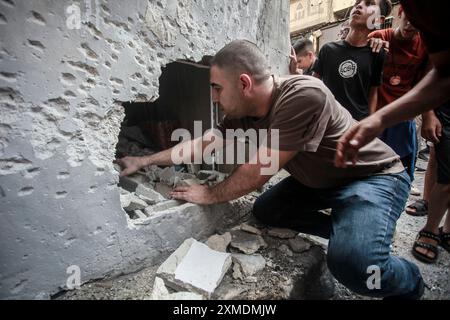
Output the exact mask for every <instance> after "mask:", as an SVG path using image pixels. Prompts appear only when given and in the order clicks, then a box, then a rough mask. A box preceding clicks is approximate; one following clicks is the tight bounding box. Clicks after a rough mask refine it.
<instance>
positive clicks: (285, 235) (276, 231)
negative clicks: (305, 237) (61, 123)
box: [267, 228, 299, 239]
mask: <svg viewBox="0 0 450 320" xmlns="http://www.w3.org/2000/svg"><path fill="white" fill-rule="evenodd" d="M267 234H268V235H269V236H272V237H276V238H280V239H290V238H295V237H296V236H297V235H298V234H299V232H298V231H295V230H292V229H283V228H270V229H269V231H268V232H267Z"/></svg>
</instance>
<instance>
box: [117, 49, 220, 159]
mask: <svg viewBox="0 0 450 320" xmlns="http://www.w3.org/2000/svg"><path fill="white" fill-rule="evenodd" d="M203 60H205V61H203ZM203 60H202V63H204V64H207V63H208V61H209V58H208V57H205V58H204V59H203ZM123 106H124V109H125V118H124V121H123V123H122V127H121V131H120V134H119V143H118V145H117V149H116V157H118V158H120V157H123V156H127V155H143V154H133V152H132V151H133V150H134V149H136V148H134V149H133V150H129V148H127V146H126V145H127V143H128V144H129V143H130V142H132V143H133V144H134V145H135V146H136V145H140V146H141V147H142V148H144V149H146V150H152V151H154V152H156V151H160V150H164V149H167V148H169V147H171V146H173V145H175V144H176V143H177V142H174V141H171V139H170V138H171V134H172V132H173V130H175V129H177V128H184V129H187V130H189V132H190V133H191V136H192V137H193V136H194V121H201V122H202V130H203V132H204V131H205V130H207V129H208V128H211V104H210V86H209V67H207V66H205V65H202V64H197V63H191V62H186V61H177V62H173V63H170V64H168V65H167V66H166V67H164V68H163V69H162V74H161V76H160V78H159V98H158V99H157V100H156V101H154V102H139V103H137V102H126V103H124V104H123ZM130 128H131V129H130ZM139 131H140V132H139ZM144 153H145V150H144Z"/></svg>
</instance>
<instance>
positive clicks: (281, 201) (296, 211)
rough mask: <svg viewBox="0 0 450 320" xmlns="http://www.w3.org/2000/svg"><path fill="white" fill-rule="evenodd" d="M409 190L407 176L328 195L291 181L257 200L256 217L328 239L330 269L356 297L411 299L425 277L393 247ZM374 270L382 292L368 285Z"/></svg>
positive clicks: (371, 180) (333, 190)
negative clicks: (399, 256) (394, 253)
mask: <svg viewBox="0 0 450 320" xmlns="http://www.w3.org/2000/svg"><path fill="white" fill-rule="evenodd" d="M409 189H410V179H409V177H408V174H407V173H406V172H405V171H403V172H402V173H399V174H390V175H377V176H372V177H369V178H364V179H361V180H357V181H354V182H351V183H349V184H347V185H344V186H340V187H336V188H327V189H313V188H309V187H306V186H304V185H302V184H301V183H299V182H298V181H297V180H296V179H295V178H293V177H288V178H285V179H284V180H282V181H281V182H280V183H278V184H277V185H275V186H274V187H272V188H271V189H269V190H268V191H266V192H265V193H263V194H262V195H261V196H260V197H259V198H258V199H257V200H256V202H255V204H254V207H253V214H254V215H255V217H256V218H257V219H258V220H260V221H261V222H263V223H265V224H268V225H271V226H275V227H282V228H291V229H294V230H297V231H299V232H303V233H308V234H313V235H317V236H321V237H324V238H328V239H329V244H328V254H327V263H328V267H329V269H330V271H331V273H332V274H333V275H334V277H335V278H336V279H337V280H338V281H340V282H341V283H342V284H344V285H345V286H346V287H348V288H349V289H351V290H353V291H354V292H357V293H359V294H362V295H367V296H372V297H387V296H400V295H407V294H409V293H412V292H414V290H415V289H416V288H417V287H418V286H419V283H420V282H421V281H422V276H421V274H420V271H419V269H418V268H417V266H416V265H415V264H413V263H411V262H409V261H407V260H405V259H403V258H398V257H396V256H393V255H391V254H390V244H391V239H392V236H393V233H394V230H395V226H396V222H397V219H398V218H399V217H400V214H401V213H402V212H403V208H404V206H405V203H406V200H407V198H408V194H409ZM326 208H332V213H331V216H329V215H326V214H323V213H321V212H318V210H321V209H326ZM373 266H376V268H379V269H378V270H379V271H380V273H379V274H380V275H381V277H380V279H379V280H380V282H379V284H380V285H379V286H376V287H379V288H373V285H372V286H368V285H367V283H368V280H369V277H370V276H372V275H374V274H375V272H374V271H373V269H371V268H373ZM369 267H370V268H369ZM368 268H369V269H368ZM372 279H373V278H372ZM371 283H373V282H371Z"/></svg>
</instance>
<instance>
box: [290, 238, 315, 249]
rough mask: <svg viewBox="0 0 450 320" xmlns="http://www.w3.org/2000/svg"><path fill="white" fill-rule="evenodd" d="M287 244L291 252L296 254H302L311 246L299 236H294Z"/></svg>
mask: <svg viewBox="0 0 450 320" xmlns="http://www.w3.org/2000/svg"><path fill="white" fill-rule="evenodd" d="M288 242H289V247H290V248H291V250H292V251H294V252H297V253H302V252H304V251H306V250H309V248H310V247H311V244H310V243H309V242H306V241H305V240H304V239H303V238H302V237H300V236H296V237H295V238H293V239H289V240H288Z"/></svg>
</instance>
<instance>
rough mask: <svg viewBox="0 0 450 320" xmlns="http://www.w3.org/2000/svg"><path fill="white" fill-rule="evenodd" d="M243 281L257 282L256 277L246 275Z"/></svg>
mask: <svg viewBox="0 0 450 320" xmlns="http://www.w3.org/2000/svg"><path fill="white" fill-rule="evenodd" d="M245 282H247V283H257V282H258V278H257V277H247V278H245Z"/></svg>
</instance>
